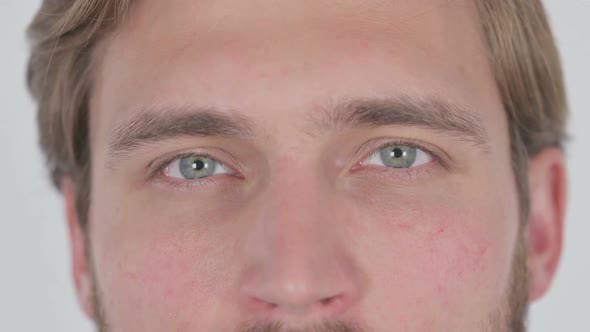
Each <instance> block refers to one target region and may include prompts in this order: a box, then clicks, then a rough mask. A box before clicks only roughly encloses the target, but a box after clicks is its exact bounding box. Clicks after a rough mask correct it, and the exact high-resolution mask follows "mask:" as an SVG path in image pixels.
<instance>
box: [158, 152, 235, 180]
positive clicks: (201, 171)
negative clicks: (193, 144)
mask: <svg viewBox="0 0 590 332" xmlns="http://www.w3.org/2000/svg"><path fill="white" fill-rule="evenodd" d="M228 173H231V172H230V170H229V169H227V168H226V167H225V166H224V165H223V164H222V163H220V162H218V161H217V160H215V159H213V158H210V157H207V156H201V155H190V156H186V157H181V158H177V159H175V160H174V161H172V162H171V163H170V164H169V165H168V166H166V169H165V170H164V174H165V175H166V176H168V177H171V178H175V179H184V180H197V179H201V178H206V177H209V176H212V175H215V174H228Z"/></svg>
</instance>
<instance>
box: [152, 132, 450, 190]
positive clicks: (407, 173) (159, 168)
mask: <svg viewBox="0 0 590 332" xmlns="http://www.w3.org/2000/svg"><path fill="white" fill-rule="evenodd" d="M375 141H381V140H380V139H376V140H373V141H371V142H368V143H366V144H364V145H363V146H361V147H360V148H359V149H358V151H361V150H366V149H369V152H368V153H363V154H362V156H363V158H355V160H357V159H361V160H363V161H364V160H366V159H367V158H369V156H371V155H372V154H374V153H376V152H378V151H380V150H381V149H384V148H386V147H388V146H391V145H403V146H409V147H412V148H416V149H420V150H422V151H423V152H424V153H426V154H427V155H428V156H429V157H430V158H432V160H433V161H434V162H436V163H437V164H438V165H440V166H442V167H443V168H444V169H448V166H447V164H446V163H445V161H444V160H443V159H442V158H441V157H440V156H439V155H438V154H436V153H434V152H433V151H432V150H431V149H429V148H427V147H425V146H424V144H420V143H419V142H418V141H417V140H414V139H393V140H388V141H385V142H382V143H379V144H377V145H376V146H375V147H372V146H371V145H373V144H375ZM194 155H199V156H203V157H207V158H211V159H214V160H216V161H217V162H218V163H220V164H222V165H223V166H224V167H226V168H227V169H229V170H230V171H231V172H232V173H230V174H225V175H229V176H236V177H239V176H238V175H239V173H238V172H236V171H235V169H234V168H233V167H231V166H228V165H227V164H226V163H225V162H223V161H222V160H220V158H217V157H216V156H214V155H213V154H210V153H207V152H184V153H180V154H175V155H172V156H170V157H168V158H165V159H164V160H162V161H159V162H157V163H156V166H155V167H154V168H153V170H152V171H151V172H150V175H149V179H150V180H153V181H155V180H157V179H158V178H160V177H161V176H162V174H163V172H164V170H165V169H166V167H168V166H169V165H170V164H171V163H172V162H173V161H175V160H178V159H182V158H187V157H191V156H194ZM356 155H358V152H357V153H356ZM428 164H430V163H428ZM358 165H360V166H358ZM368 167H371V166H366V165H362V164H361V162H357V163H356V164H355V166H353V170H352V171H353V172H356V171H357V170H355V168H361V170H362V169H364V168H368ZM423 167H428V166H427V165H424V166H418V167H417V168H420V169H421V168H423ZM359 171H360V170H359ZM381 172H382V173H384V174H391V172H394V173H396V174H398V175H399V174H403V176H404V177H416V176H420V175H421V174H422V173H424V170H416V169H413V168H410V169H403V168H400V169H392V168H386V169H384V170H381ZM426 172H429V171H426ZM212 178H215V176H210V177H205V178H202V179H198V180H184V181H182V180H178V181H177V180H170V179H168V180H160V181H161V182H167V183H168V184H169V183H170V182H176V183H174V184H172V185H173V186H175V189H178V190H181V191H188V190H190V189H192V188H194V187H203V186H207V185H208V184H211V183H215V182H216V180H213V179H212Z"/></svg>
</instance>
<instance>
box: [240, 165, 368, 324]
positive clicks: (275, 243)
mask: <svg viewBox="0 0 590 332" xmlns="http://www.w3.org/2000/svg"><path fill="white" fill-rule="evenodd" d="M305 173H307V174H306V175H302V176H294V174H295V172H290V173H289V175H290V176H285V177H280V180H277V181H274V182H273V184H272V185H269V188H268V190H266V193H265V194H264V195H261V197H260V203H259V204H258V206H260V208H259V209H258V211H259V212H258V213H257V217H256V220H255V221H254V226H253V227H252V228H251V229H250V230H249V231H248V234H247V235H246V238H247V239H246V243H247V244H246V249H245V252H244V253H243V254H244V255H245V257H246V258H245V259H246V265H245V266H246V267H245V269H244V272H243V275H242V276H241V281H240V297H241V299H242V303H243V306H244V308H245V310H246V311H248V312H249V313H250V314H254V315H255V316H257V317H259V318H260V317H264V318H267V319H279V320H282V321H285V320H288V319H290V318H289V317H298V319H301V318H303V319H304V320H308V319H309V320H316V319H320V320H322V319H330V318H337V316H338V315H341V314H343V313H344V312H346V311H347V310H348V309H350V307H351V306H353V305H354V303H355V302H357V301H358V299H359V297H360V292H361V288H362V283H361V280H362V278H361V274H360V272H359V268H358V266H357V264H355V261H354V259H353V255H352V253H351V252H350V248H349V247H348V246H347V244H349V243H350V241H348V239H347V237H346V233H345V232H343V231H341V228H342V225H341V224H340V223H341V222H343V220H341V218H339V216H342V212H341V211H339V210H338V209H337V207H338V206H337V205H338V204H337V199H336V197H335V195H334V193H330V187H329V185H328V184H327V183H326V181H325V179H321V178H314V177H312V176H309V174H310V173H311V172H305ZM339 226H340V227H339Z"/></svg>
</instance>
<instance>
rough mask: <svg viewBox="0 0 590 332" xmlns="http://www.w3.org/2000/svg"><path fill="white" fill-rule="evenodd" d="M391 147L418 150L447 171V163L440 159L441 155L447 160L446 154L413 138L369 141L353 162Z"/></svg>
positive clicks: (361, 148) (360, 149)
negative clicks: (398, 146) (399, 146)
mask: <svg viewBox="0 0 590 332" xmlns="http://www.w3.org/2000/svg"><path fill="white" fill-rule="evenodd" d="M391 145H402V146H408V147H412V148H416V149H420V150H422V151H423V152H424V153H426V154H427V155H428V156H429V157H430V158H432V159H433V160H434V161H436V162H437V164H439V165H441V166H442V167H443V168H444V169H446V170H449V163H448V162H447V161H445V160H444V159H443V157H441V155H444V156H445V157H447V158H448V155H447V154H446V153H444V152H443V151H442V150H441V149H439V148H436V147H431V146H432V144H428V143H426V142H422V141H420V140H418V139H413V138H377V139H374V140H371V141H369V142H367V143H365V144H363V145H362V146H361V147H359V149H358V150H357V153H356V154H355V155H357V156H358V155H359V154H360V158H359V157H357V158H355V160H359V159H360V160H361V161H364V160H366V159H367V158H369V157H370V156H372V155H373V154H374V153H377V152H379V150H381V149H383V148H386V147H388V146H391ZM435 149H436V150H440V151H441V152H434V150H435ZM358 164H359V162H355V167H357V166H356V165H358Z"/></svg>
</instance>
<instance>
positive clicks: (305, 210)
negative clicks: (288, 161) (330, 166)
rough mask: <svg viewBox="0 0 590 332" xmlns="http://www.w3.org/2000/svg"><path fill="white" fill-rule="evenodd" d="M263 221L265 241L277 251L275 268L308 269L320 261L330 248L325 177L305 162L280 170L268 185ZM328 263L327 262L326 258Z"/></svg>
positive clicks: (305, 270) (298, 270)
mask: <svg viewBox="0 0 590 332" xmlns="http://www.w3.org/2000/svg"><path fill="white" fill-rule="evenodd" d="M268 189H269V190H268V197H267V205H266V207H265V208H264V210H263V212H262V213H261V217H260V221H259V222H261V223H263V224H264V229H265V230H266V232H265V234H264V235H263V236H264V237H265V239H264V242H265V243H266V245H268V246H269V247H268V249H271V250H269V251H268V253H269V254H272V255H274V256H275V257H274V259H276V261H274V260H273V264H274V265H278V264H280V265H282V266H275V269H277V270H276V271H275V272H277V273H279V272H287V271H288V270H294V271H291V273H296V272H298V273H306V272H308V271H309V270H310V268H312V267H313V265H317V264H321V262H320V260H321V257H320V256H321V255H326V254H327V253H328V251H329V250H330V249H329V247H330V245H329V243H331V242H332V241H331V239H330V236H334V235H335V234H334V233H332V234H330V233H329V232H328V231H327V230H328V228H329V227H330V225H329V224H330V223H331V222H332V221H331V220H329V218H330V214H331V213H330V209H331V206H332V204H331V202H330V200H331V197H330V194H329V190H328V188H327V181H326V179H322V178H320V176H319V175H318V174H317V173H316V172H314V171H312V170H309V169H308V168H307V167H305V166H296V165H292V166H291V167H285V168H284V170H283V171H281V172H280V173H277V176H276V177H275V178H274V179H273V180H272V183H271V184H270V186H269V188H268ZM324 263H325V262H324Z"/></svg>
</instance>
